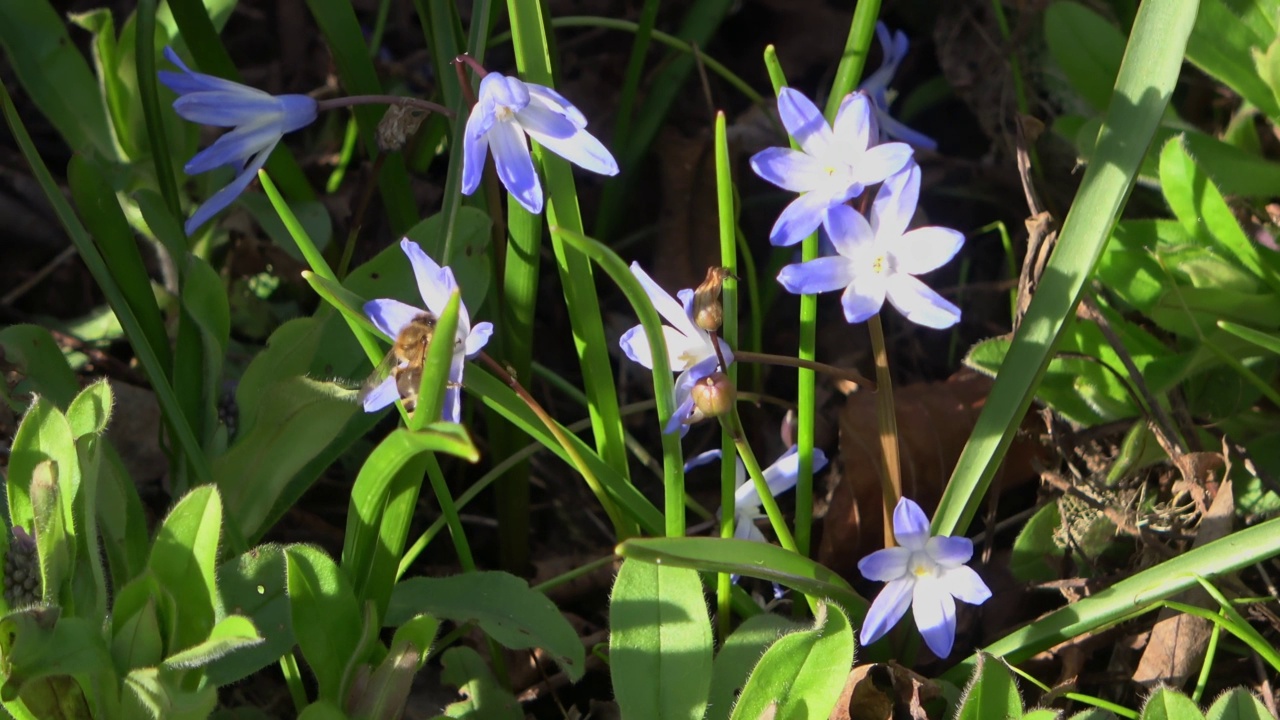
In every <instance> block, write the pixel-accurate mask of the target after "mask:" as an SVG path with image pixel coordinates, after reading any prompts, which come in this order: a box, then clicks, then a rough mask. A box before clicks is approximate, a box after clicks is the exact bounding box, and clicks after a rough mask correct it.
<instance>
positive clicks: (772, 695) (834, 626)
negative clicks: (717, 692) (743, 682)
mask: <svg viewBox="0 0 1280 720" xmlns="http://www.w3.org/2000/svg"><path fill="white" fill-rule="evenodd" d="M852 666H853V628H852V627H850V625H849V618H847V617H845V615H844V612H843V611H842V610H841V609H840V606H839V605H835V604H832V603H825V602H819V603H818V606H817V610H816V611H815V612H814V621H813V629H811V630H802V631H799V632H794V633H791V634H790V635H787V636H786V637H784V638H782V639H780V640H778V641H777V642H775V643H774V644H773V645H772V646H771V647H770V648H769V649H768V650H766V651H765V653H764V657H762V658H760V662H759V663H758V664H757V665H756V667H755V669H754V670H752V671H751V677H749V678H748V679H747V686H746V687H745V688H743V690H742V696H741V697H739V698H738V703H737V705H735V706H734V708H733V717H734V718H738V719H740V720H756V719H757V718H759V717H761V716H762V715H763V714H764V713H765V712H766V710H768V709H769V708H771V707H772V708H774V709H775V713H776V714H775V717H782V718H789V717H797V718H798V717H826V716H829V715H830V714H831V710H832V709H833V708H835V705H836V700H837V699H838V698H839V697H840V693H841V691H842V690H844V686H845V683H846V681H847V680H848V679H849V668H851V667H852Z"/></svg>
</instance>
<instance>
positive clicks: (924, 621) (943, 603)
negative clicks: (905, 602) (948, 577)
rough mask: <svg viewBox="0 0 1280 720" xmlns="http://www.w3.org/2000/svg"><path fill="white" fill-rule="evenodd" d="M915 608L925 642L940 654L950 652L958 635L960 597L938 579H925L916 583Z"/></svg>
mask: <svg viewBox="0 0 1280 720" xmlns="http://www.w3.org/2000/svg"><path fill="white" fill-rule="evenodd" d="M911 609H912V611H913V613H914V614H915V618H916V627H917V628H919V629H920V634H921V635H923V636H924V644H925V645H928V646H929V649H930V650H931V651H933V654H934V655H937V656H938V657H939V658H945V657H946V656H948V655H950V654H951V646H952V645H953V644H954V643H955V639H956V601H955V599H953V598H952V597H951V593H949V592H947V591H946V590H944V589H943V588H942V587H941V583H940V582H938V580H936V579H932V578H930V579H926V580H921V581H919V582H917V583H916V587H915V592H914V597H913V599H912V602H911Z"/></svg>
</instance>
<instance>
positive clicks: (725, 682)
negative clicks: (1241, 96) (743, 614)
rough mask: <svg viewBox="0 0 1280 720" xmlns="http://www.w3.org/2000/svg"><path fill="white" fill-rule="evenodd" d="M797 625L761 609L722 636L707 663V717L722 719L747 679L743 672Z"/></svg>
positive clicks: (753, 665)
mask: <svg viewBox="0 0 1280 720" xmlns="http://www.w3.org/2000/svg"><path fill="white" fill-rule="evenodd" d="M800 629H801V626H800V625H798V624H796V623H795V622H792V621H791V620H788V619H786V618H784V617H782V616H781V615H774V614H773V613H761V614H759V615H756V616H754V617H749V618H747V619H746V620H744V621H743V622H742V624H741V625H739V626H738V629H737V630H734V631H733V633H731V634H730V635H729V637H728V638H726V639H725V641H724V644H723V645H722V646H721V648H720V652H718V653H716V659H715V662H714V663H713V664H712V666H711V693H710V694H709V695H708V696H707V720H724V719H727V718H728V717H729V713H731V712H732V711H733V703H734V700H735V699H736V698H737V697H738V693H740V692H742V688H743V687H744V686H745V685H746V683H747V676H748V675H750V674H751V669H752V668H753V667H755V665H756V663H757V662H758V661H759V660H760V656H761V655H764V651H765V650H767V649H768V648H769V646H770V645H772V644H773V643H774V642H775V641H777V640H778V638H780V637H782V636H783V635H785V634H787V633H790V632H795V631H798V630H800Z"/></svg>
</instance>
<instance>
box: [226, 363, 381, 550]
mask: <svg viewBox="0 0 1280 720" xmlns="http://www.w3.org/2000/svg"><path fill="white" fill-rule="evenodd" d="M353 399H354V393H352V391H350V390H347V389H345V388H342V387H340V386H338V385H336V384H334V383H325V382H317V381H315V380H312V379H310V378H306V377H301V376H298V377H291V378H285V379H283V380H280V381H278V382H276V383H273V384H270V385H268V386H267V387H266V388H265V389H264V390H263V394H262V396H261V397H260V398H259V402H260V403H261V404H260V412H259V413H258V417H257V419H256V421H255V422H254V424H253V425H251V426H248V427H242V428H241V430H240V434H239V435H238V436H237V439H236V442H235V443H234V444H232V446H231V447H230V448H229V449H228V450H227V452H226V453H225V454H224V455H222V456H221V457H219V458H217V459H216V460H215V461H214V463H213V476H214V478H215V481H216V482H217V484H218V486H219V487H220V488H221V489H222V491H223V494H224V496H225V498H226V503H227V517H228V519H230V520H232V521H234V522H235V523H236V526H237V528H238V529H239V532H240V535H241V536H242V537H244V538H246V539H248V540H249V541H252V540H253V539H255V538H257V537H259V536H260V535H261V534H262V533H263V532H265V530H266V528H265V527H263V523H264V522H265V521H266V519H267V518H268V517H271V513H272V508H273V507H274V506H275V503H276V501H277V500H278V498H279V497H280V496H281V494H282V493H283V492H284V490H285V488H286V487H287V486H288V485H289V482H290V481H291V480H292V479H293V477H294V475H295V474H296V473H297V472H298V471H299V470H300V469H301V468H303V467H304V466H305V465H307V463H309V462H310V461H311V460H312V458H314V457H315V456H316V455H318V454H319V453H320V452H321V451H323V450H324V449H325V447H326V446H327V445H328V444H329V443H330V442H331V441H332V440H333V439H334V438H335V437H337V436H338V434H339V433H340V432H341V431H342V429H343V427H344V426H345V425H346V423H347V421H348V420H350V419H351V416H352V415H355V414H356V412H358V411H359V406H358V405H356V404H355V402H353Z"/></svg>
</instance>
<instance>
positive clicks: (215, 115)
mask: <svg viewBox="0 0 1280 720" xmlns="http://www.w3.org/2000/svg"><path fill="white" fill-rule="evenodd" d="M164 56H165V57H166V58H168V59H169V62H171V63H173V64H174V65H177V66H178V67H179V68H181V69H182V72H180V73H176V72H170V71H167V70H161V71H160V73H159V75H160V82H162V83H164V84H165V85H166V86H167V87H168V88H169V89H170V90H172V91H174V92H176V93H178V99H177V100H174V101H173V109H174V110H176V111H177V113H178V115H179V116H180V117H182V118H183V119H184V120H189V121H191V122H195V123H200V124H202V125H213V126H216V127H229V128H235V129H234V130H232V131H231V132H229V133H227V134H225V135H223V136H222V137H220V138H218V139H217V141H216V142H214V143H213V144H212V145H210V146H209V147H207V148H205V149H204V150H201V151H200V152H198V153H196V155H195V157H192V158H191V160H190V161H188V162H187V164H186V166H185V167H184V168H183V170H185V171H186V173H187V174H188V175H198V174H200V173H203V172H208V171H210V170H213V169H215V168H219V167H222V166H224V165H229V166H231V167H233V168H235V169H236V170H237V171H239V174H238V175H236V177H235V179H234V180H232V181H231V183H230V184H228V185H227V186H226V187H224V188H222V189H221V190H219V191H218V192H216V193H214V194H213V197H211V198H209V199H208V200H206V201H205V203H204V205H201V206H200V207H199V208H197V209H196V212H195V214H194V215H192V216H191V218H190V219H189V220H187V223H186V226H185V229H186V232H187V234H188V235H190V234H191V233H193V232H195V230H196V228H198V227H200V226H201V225H203V224H204V223H205V221H207V220H208V219H209V218H211V217H213V216H214V215H216V214H218V213H219V212H220V211H222V210H223V209H224V208H226V207H227V206H228V205H230V204H231V201H233V200H235V199H236V197H238V196H239V195H240V193H242V192H244V189H245V188H246V187H248V186H249V183H250V182H252V181H253V178H254V176H256V175H257V174H258V170H260V169H262V166H263V165H264V164H266V162H267V157H268V156H269V155H271V151H272V150H273V149H275V146H276V143H278V142H280V138H281V137H283V136H284V134H285V133H290V132H293V131H294V130H297V129H299V128H303V127H306V126H307V125H310V124H311V123H312V122H314V121H315V119H316V101H315V100H314V99H312V98H309V97H307V96H306V95H271V94H270V93H266V92H263V91H262V90H258V89H257V88H251V87H249V86H247V85H241V84H240V83H236V82H231V81H230V80H223V79H222V78H217V77H213V76H212V75H205V74H204V73H198V72H192V70H191V69H190V68H188V67H187V66H186V65H185V64H183V62H182V60H181V59H180V58H179V57H178V55H177V53H175V52H173V50H172V49H171V48H165V49H164Z"/></svg>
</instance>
